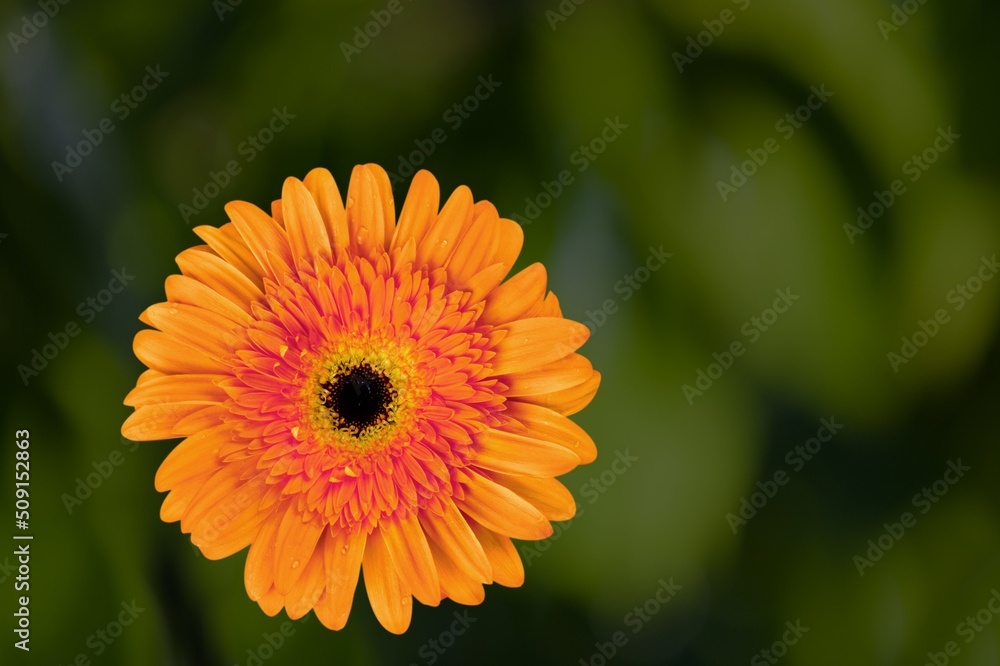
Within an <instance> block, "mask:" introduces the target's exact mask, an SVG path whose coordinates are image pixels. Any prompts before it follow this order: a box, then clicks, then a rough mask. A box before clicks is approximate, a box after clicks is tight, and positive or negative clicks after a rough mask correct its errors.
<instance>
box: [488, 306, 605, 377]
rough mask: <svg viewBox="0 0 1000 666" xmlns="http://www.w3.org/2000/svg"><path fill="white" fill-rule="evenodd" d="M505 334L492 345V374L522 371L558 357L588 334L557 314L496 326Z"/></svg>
mask: <svg viewBox="0 0 1000 666" xmlns="http://www.w3.org/2000/svg"><path fill="white" fill-rule="evenodd" d="M497 329H498V330H504V331H507V335H506V336H505V337H504V338H503V339H502V340H500V342H499V343H498V344H497V346H496V352H497V356H496V358H495V359H494V360H493V374H494V375H506V374H511V373H514V372H524V371H526V370H532V369H534V368H538V367H539V366H542V365H545V364H546V363H551V362H552V361H558V360H559V359H561V358H563V357H565V356H568V355H569V354H571V353H572V352H574V351H576V350H577V349H578V348H579V347H580V345H582V344H583V343H584V342H586V340H587V338H588V337H589V336H590V330H589V329H588V328H587V327H586V326H584V325H583V324H579V323H577V322H575V321H571V320H569V319H561V318H558V317H537V318H535V319H519V320H517V321H512V322H510V323H509V324H503V325H501V326H498V327H497Z"/></svg>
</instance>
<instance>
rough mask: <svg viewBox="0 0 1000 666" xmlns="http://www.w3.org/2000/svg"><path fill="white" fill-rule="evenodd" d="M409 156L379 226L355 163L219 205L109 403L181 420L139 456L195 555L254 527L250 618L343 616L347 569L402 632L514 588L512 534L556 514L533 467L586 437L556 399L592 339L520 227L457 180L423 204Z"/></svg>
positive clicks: (577, 459) (589, 456) (383, 181)
mask: <svg viewBox="0 0 1000 666" xmlns="http://www.w3.org/2000/svg"><path fill="white" fill-rule="evenodd" d="M438 203H439V191H438V184H437V181H435V180H434V177H433V176H431V175H430V174H429V173H428V172H426V171H421V172H420V173H418V174H417V175H416V176H415V177H414V179H413V183H412V185H411V188H410V192H409V195H408V196H407V198H406V202H405V204H404V205H403V210H402V212H401V213H400V215H399V221H398V223H397V222H396V219H395V210H394V207H393V199H392V191H391V188H390V184H389V178H388V177H387V175H386V173H385V171H384V170H383V169H382V168H380V167H378V166H376V165H372V164H369V165H365V166H358V167H355V169H354V172H353V174H352V175H351V183H350V187H349V188H348V190H347V206H346V207H345V206H344V204H343V201H342V199H341V197H340V193H339V191H338V190H337V185H336V183H334V180H333V177H332V176H331V175H330V173H329V172H328V171H326V170H325V169H316V170H314V171H312V172H310V173H309V175H308V176H306V178H305V180H304V181H299V180H298V179H295V178H289V179H287V180H286V181H285V184H284V188H283V189H282V192H281V199H280V200H278V201H275V202H274V204H273V205H272V207H271V215H270V216H269V215H267V214H266V213H264V212H263V211H262V210H260V209H259V208H256V207H255V206H253V205H251V204H248V203H245V202H242V201H235V202H232V203H230V204H228V205H227V206H226V212H227V213H228V214H229V218H230V220H231V222H230V223H228V224H225V225H223V226H222V227H220V228H215V227H209V226H202V227H198V228H196V229H195V233H197V234H198V235H199V236H200V237H201V238H202V239H203V240H204V241H205V243H206V245H199V246H197V247H193V248H191V249H189V250H185V251H184V252H181V254H180V255H178V257H177V263H178V265H179V266H180V269H181V273H182V274H181V275H171V276H170V277H168V278H167V281H166V294H167V302H166V303H159V304H157V305H153V306H152V307H150V308H149V309H147V310H146V311H145V312H144V313H143V314H142V315H141V316H140V319H141V320H142V321H143V322H144V323H146V324H148V325H149V326H151V327H153V329H154V330H148V329H147V330H143V331H140V332H139V333H138V334H137V335H136V337H135V353H136V356H138V357H139V360H141V361H142V362H143V363H144V364H146V365H147V366H148V367H149V370H147V371H146V372H144V373H142V375H141V376H140V377H139V380H138V383H137V385H136V387H135V389H133V390H132V392H131V393H129V395H128V397H127V398H126V399H125V404H127V405H131V406H133V407H135V412H134V413H133V414H132V415H131V416H130V417H129V418H128V420H127V421H125V424H124V425H123V426H122V434H123V435H125V436H126V437H128V438H130V439H133V440H153V439H170V438H177V437H185V438H186V439H185V440H184V441H183V442H181V443H180V444H178V445H177V447H176V448H174V449H173V451H171V452H170V454H169V455H168V456H167V457H166V459H165V460H164V461H163V464H162V465H161V466H160V469H159V471H158V472H157V474H156V488H157V490H160V491H168V490H169V491H170V493H169V494H168V495H167V497H166V499H165V500H164V502H163V507H162V510H161V512H160V515H161V517H162V518H163V520H164V521H167V522H172V521H176V520H180V523H181V530H182V531H183V532H186V533H190V534H191V540H192V542H193V543H194V544H195V545H197V546H198V547H199V548H200V549H201V551H202V552H203V553H204V554H205V556H206V557H209V558H213V559H217V558H222V557H226V556H228V555H232V554H233V553H236V552H237V551H239V550H241V549H243V548H245V547H246V546H250V550H249V553H248V554H247V560H246V576H245V578H246V588H247V593H248V594H249V595H250V598H251V599H253V600H254V601H256V602H257V603H258V604H260V607H261V608H262V609H263V610H264V612H265V613H267V614H268V615H275V614H277V613H278V611H280V610H281V609H282V608H285V610H286V612H287V613H288V616H289V617H290V618H292V619H295V618H298V617H301V616H302V615H304V614H306V613H308V612H309V610H310V609H312V610H315V612H316V615H317V617H318V618H319V619H320V621H321V622H322V623H323V624H324V625H326V626H327V627H329V628H331V629H340V628H342V627H343V626H344V624H345V623H346V622H347V617H348V614H349V613H350V609H351V601H352V599H353V597H354V591H355V588H356V586H357V582H358V575H359V572H360V571H363V572H364V581H365V587H366V589H367V592H368V598H369V600H370V602H371V605H372V608H373V610H374V612H375V615H376V617H378V619H379V621H380V622H381V623H382V624H383V625H384V626H385V628H386V629H388V630H389V631H391V632H394V633H402V632H404V631H405V630H406V628H407V627H408V626H409V623H410V616H411V612H412V607H411V606H412V605H411V603H410V602H411V598H412V597H416V598H417V599H418V600H419V601H421V602H423V603H424V604H427V605H430V606H436V605H437V604H438V603H440V601H441V599H443V598H445V597H450V598H452V599H454V600H455V601H457V602H459V603H463V604H478V603H480V602H481V601H482V600H483V598H484V590H483V584H485V583H491V582H496V583H500V584H501V585H507V586H518V585H520V584H521V583H522V582H523V581H524V569H523V566H522V564H521V561H520V558H519V557H518V553H517V550H516V549H515V548H514V545H513V544H512V542H511V538H512V537H513V538H516V539H543V538H545V537H547V536H549V535H550V534H551V533H552V527H551V525H550V524H549V521H550V520H565V519H568V518H571V517H572V516H573V514H574V513H575V510H576V507H575V504H574V501H573V496H572V495H571V494H570V493H569V492H568V491H567V490H566V488H565V487H564V486H563V485H562V484H560V483H559V482H558V481H557V480H555V479H554V478H553V477H555V476H557V475H560V474H563V473H565V472H568V471H569V470H571V469H573V468H574V467H576V466H577V465H578V464H580V463H587V462H590V461H592V460H593V459H594V457H595V456H596V449H595V447H594V443H593V441H592V440H591V439H590V437H588V436H587V434H586V433H585V432H584V431H583V430H582V429H581V428H580V427H579V426H577V425H575V424H574V423H573V422H572V421H570V420H569V419H568V418H567V415H569V414H572V413H574V412H576V411H579V410H580V409H582V408H583V407H584V406H586V405H587V403H589V402H590V400H591V398H593V396H594V393H595V392H596V390H597V385H598V383H599V382H600V375H599V374H598V373H597V372H596V371H594V370H593V368H592V367H591V365H590V363H589V362H588V361H587V359H585V358H584V357H582V356H580V355H579V354H576V353H574V352H575V350H576V349H577V348H578V347H579V346H580V345H582V344H583V342H584V341H585V340H586V339H587V337H588V330H587V328H586V327H585V326H583V325H582V324H578V323H576V322H572V321H569V320H567V319H564V318H563V317H562V313H561V311H560V309H559V304H558V301H557V300H556V298H555V296H554V295H553V294H552V293H549V294H548V295H546V292H545V289H546V286H545V285H546V276H545V269H544V268H543V267H542V265H541V264H534V265H532V266H529V267H527V268H525V269H524V270H523V271H521V272H520V273H518V274H517V275H515V276H513V277H512V278H511V279H509V280H507V281H506V282H504V281H503V280H504V278H505V277H506V276H507V273H508V272H509V271H510V269H511V266H512V265H513V264H514V260H515V259H516V258H517V255H518V253H519V252H520V250H521V244H522V242H523V234H522V232H521V228H520V227H519V226H518V225H517V224H516V223H514V222H512V221H510V220H506V219H503V218H500V217H499V216H498V214H497V211H496V208H494V207H493V205H492V204H490V203H489V202H486V201H480V202H478V203H474V202H473V199H472V193H471V192H470V191H469V189H468V188H467V187H464V186H462V187H459V188H458V189H457V190H455V192H454V194H452V196H451V197H450V198H449V199H448V201H447V202H446V203H445V205H444V207H443V208H441V210H440V211H439V210H438Z"/></svg>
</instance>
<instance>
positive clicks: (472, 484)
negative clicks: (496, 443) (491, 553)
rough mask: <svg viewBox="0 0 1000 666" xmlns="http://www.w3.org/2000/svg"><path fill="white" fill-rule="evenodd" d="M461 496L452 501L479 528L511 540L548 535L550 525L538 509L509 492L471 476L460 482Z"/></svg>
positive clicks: (492, 483) (478, 475)
mask: <svg viewBox="0 0 1000 666" xmlns="http://www.w3.org/2000/svg"><path fill="white" fill-rule="evenodd" d="M464 486H465V497H464V498H463V499H462V500H460V501H458V502H456V503H457V504H458V506H459V508H460V509H462V511H463V512H465V513H466V514H468V515H469V516H470V517H471V518H473V519H474V520H476V521H477V522H479V523H481V524H482V525H483V526H485V527H487V528H489V529H491V530H493V531H495V532H499V533H500V534H505V535H508V536H512V537H514V538H515V539H527V540H532V541H534V540H538V539H544V538H546V537H548V536H551V534H552V525H550V524H549V521H547V520H546V519H545V516H543V515H542V514H541V513H540V512H539V511H538V509H536V508H535V507H533V506H532V505H531V504H529V503H528V502H527V500H524V499H522V498H521V497H519V496H518V495H517V494H515V493H514V492H513V491H511V490H508V489H507V488H505V487H503V486H501V485H500V484H498V483H495V482H493V481H491V480H489V479H487V478H486V477H484V476H482V475H480V474H476V473H471V474H469V477H468V479H467V480H466V481H465V483H464Z"/></svg>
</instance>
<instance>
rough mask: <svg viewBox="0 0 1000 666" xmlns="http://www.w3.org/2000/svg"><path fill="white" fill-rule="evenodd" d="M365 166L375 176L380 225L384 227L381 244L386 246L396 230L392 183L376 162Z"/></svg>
mask: <svg viewBox="0 0 1000 666" xmlns="http://www.w3.org/2000/svg"><path fill="white" fill-rule="evenodd" d="M365 166H367V167H368V170H369V171H370V172H371V174H372V176H373V177H374V178H375V184H376V185H377V186H378V191H379V199H381V201H382V227H383V229H384V231H383V235H382V238H383V243H382V245H383V247H388V244H389V241H390V240H392V235H393V234H394V233H395V232H396V204H395V200H394V199H393V196H392V183H391V182H390V181H389V174H387V173H386V172H385V169H383V168H382V167H381V166H379V165H378V164H375V163H369V164H366V165H365Z"/></svg>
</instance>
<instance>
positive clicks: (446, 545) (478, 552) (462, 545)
mask: <svg viewBox="0 0 1000 666" xmlns="http://www.w3.org/2000/svg"><path fill="white" fill-rule="evenodd" d="M441 506H442V508H443V513H442V514H441V515H436V514H433V513H430V512H427V511H424V512H422V513H421V514H420V524H421V525H422V526H423V528H424V531H425V532H426V533H427V539H428V542H430V544H431V545H432V546H436V547H437V548H439V549H440V550H441V551H442V552H443V553H444V554H446V555H447V556H448V557H449V559H451V561H453V562H455V563H456V564H457V565H458V566H459V568H461V569H462V570H463V571H464V572H465V573H466V574H467V575H468V576H470V577H472V578H475V579H476V580H478V581H480V582H483V583H489V582H490V580H491V577H490V563H489V560H487V559H486V554H485V553H484V552H483V547H482V545H481V544H480V543H479V541H478V540H477V539H476V535H475V534H473V533H472V529H471V528H470V527H469V523H468V522H466V520H465V516H463V515H462V512H461V511H459V510H458V507H457V506H455V503H454V502H453V501H451V500H442V502H441Z"/></svg>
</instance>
